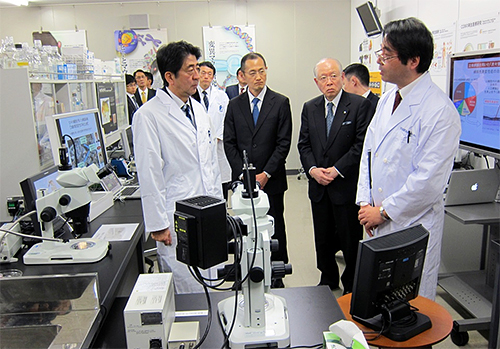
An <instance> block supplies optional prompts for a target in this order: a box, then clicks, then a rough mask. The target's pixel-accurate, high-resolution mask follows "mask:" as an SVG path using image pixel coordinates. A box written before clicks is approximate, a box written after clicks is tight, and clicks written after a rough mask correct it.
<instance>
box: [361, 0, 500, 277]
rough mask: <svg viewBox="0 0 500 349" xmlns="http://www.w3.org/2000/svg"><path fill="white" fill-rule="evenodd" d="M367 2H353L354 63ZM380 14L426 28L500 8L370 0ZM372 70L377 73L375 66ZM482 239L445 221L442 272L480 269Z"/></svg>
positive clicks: (491, 3) (472, 228)
mask: <svg viewBox="0 0 500 349" xmlns="http://www.w3.org/2000/svg"><path fill="white" fill-rule="evenodd" d="M366 1H367V0H351V61H352V62H356V61H357V60H358V56H359V53H358V47H359V43H360V42H362V41H363V40H364V39H366V34H365V32H364V30H363V26H362V24H361V21H360V20H359V17H358V15H357V13H356V7H357V6H359V5H361V4H363V3H365V2H366ZM371 1H372V3H373V4H374V5H376V6H377V7H378V8H379V9H380V11H381V17H380V19H381V22H382V25H384V24H385V23H387V22H389V21H392V20H395V19H400V18H406V17H417V18H419V19H420V20H422V21H423V22H424V23H425V24H426V25H427V27H429V28H432V27H435V26H438V25H448V24H452V23H453V22H457V21H458V20H460V19H465V18H469V17H475V16H479V15H483V14H491V10H492V9H498V8H499V2H498V0H481V1H478V0H439V1H436V0H387V1H377V0H371ZM372 39H373V47H374V48H375V50H376V49H378V47H379V46H380V43H381V41H382V38H381V37H380V36H378V37H374V38H372ZM370 70H373V71H378V65H377V64H376V63H374V62H373V64H372V65H371V66H370ZM433 80H434V82H435V83H436V84H437V85H438V86H439V87H440V88H442V89H443V91H445V90H446V77H445V76H433ZM472 164H473V165H474V167H475V168H484V167H486V165H485V162H484V159H476V160H475V161H474V160H473V162H472ZM481 237H482V227H481V226H480V225H468V226H464V225H463V224H460V223H459V222H457V221H455V220H454V219H452V218H449V217H446V219H445V229H444V234H443V249H442V256H441V258H442V259H441V269H440V271H441V272H453V271H463V270H477V269H478V268H479V252H480V243H481Z"/></svg>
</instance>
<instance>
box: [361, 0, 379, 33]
mask: <svg viewBox="0 0 500 349" xmlns="http://www.w3.org/2000/svg"><path fill="white" fill-rule="evenodd" d="M356 11H357V12H358V16H359V19H360V20H361V23H362V24H363V28H365V32H366V35H368V36H373V35H377V34H380V33H382V30H383V27H382V24H381V23H380V19H379V18H378V15H377V12H375V7H373V4H372V3H371V1H368V2H367V3H364V4H363V5H361V6H358V7H356Z"/></svg>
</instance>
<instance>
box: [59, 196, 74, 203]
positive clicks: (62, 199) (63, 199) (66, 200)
mask: <svg viewBox="0 0 500 349" xmlns="http://www.w3.org/2000/svg"><path fill="white" fill-rule="evenodd" d="M70 202H71V196H69V195H68V194H64V195H62V196H61V197H60V198H59V204H60V205H61V206H68V205H69V203H70Z"/></svg>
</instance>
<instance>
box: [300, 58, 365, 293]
mask: <svg viewBox="0 0 500 349" xmlns="http://www.w3.org/2000/svg"><path fill="white" fill-rule="evenodd" d="M343 79H344V74H343V72H342V65H341V64H340V62H339V61H338V60H336V59H331V58H326V59H323V60H321V61H319V62H318V63H317V64H316V66H315V67H314V81H315V82H316V85H317V86H318V89H319V90H320V91H321V93H322V94H321V96H319V97H316V98H313V99H311V100H310V101H308V102H306V103H305V104H304V107H303V108H302V116H301V127H300V135H299V143H298V148H299V154H300V161H301V162H302V167H303V168H304V170H305V171H306V174H307V177H308V179H309V199H310V200H311V209H312V217H313V225H314V242H315V246H316V264H317V267H318V269H319V270H320V272H321V278H320V282H319V284H320V285H327V286H329V287H330V289H332V290H334V289H338V288H339V282H340V277H339V268H338V266H337V262H336V260H335V253H336V252H337V251H339V250H342V254H343V256H344V260H345V265H346V267H345V269H344V272H343V273H342V278H341V279H342V285H343V287H344V294H345V293H349V292H352V286H353V281H354V271H355V267H356V257H357V251H358V242H359V240H361V239H362V237H363V228H362V227H361V226H360V225H359V222H358V206H357V205H356V204H355V203H354V199H355V197H356V184H357V182H358V171H359V158H360V155H361V149H362V147H363V140H364V138H365V133H366V128H367V127H368V124H369V123H370V119H371V117H372V115H373V106H372V104H371V103H370V101H369V100H368V99H366V98H364V97H361V96H358V95H355V94H351V93H347V92H345V91H342V81H343Z"/></svg>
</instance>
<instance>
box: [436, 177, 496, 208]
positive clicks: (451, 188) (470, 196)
mask: <svg viewBox="0 0 500 349" xmlns="http://www.w3.org/2000/svg"><path fill="white" fill-rule="evenodd" d="M499 186H500V171H499V170H497V169H491V170H490V169H485V170H464V171H453V172H452V173H451V176H450V182H449V185H448V190H447V192H446V198H445V201H444V205H445V206H456V205H469V204H482V203H488V202H494V201H495V199H496V196H497V192H498V187H499Z"/></svg>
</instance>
